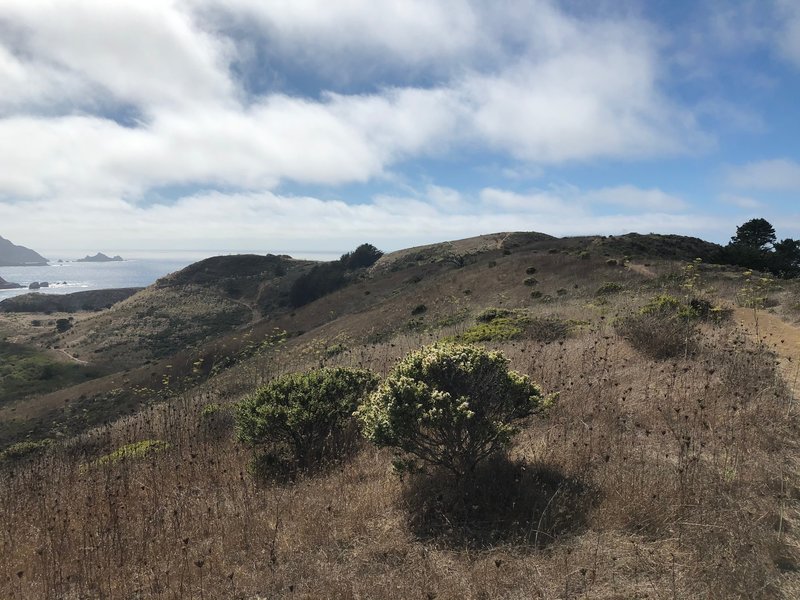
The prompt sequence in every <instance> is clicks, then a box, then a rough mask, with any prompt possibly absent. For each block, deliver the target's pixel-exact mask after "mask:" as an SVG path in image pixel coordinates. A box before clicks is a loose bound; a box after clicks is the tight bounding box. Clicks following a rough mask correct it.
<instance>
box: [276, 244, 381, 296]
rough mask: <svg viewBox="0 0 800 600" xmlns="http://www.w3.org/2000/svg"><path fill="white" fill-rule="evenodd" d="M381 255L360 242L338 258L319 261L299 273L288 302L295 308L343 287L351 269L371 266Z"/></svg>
mask: <svg viewBox="0 0 800 600" xmlns="http://www.w3.org/2000/svg"><path fill="white" fill-rule="evenodd" d="M381 256H383V252H381V251H380V250H378V249H377V248H376V247H375V246H373V245H372V244H361V245H360V246H359V247H358V248H356V249H355V250H353V251H352V252H347V253H346V254H343V255H342V256H341V258H339V260H334V261H331V262H327V263H321V264H318V265H316V266H314V267H313V268H312V269H311V270H310V271H309V272H308V273H305V274H304V275H301V276H300V277H298V278H297V281H295V282H294V284H293V285H292V288H291V289H290V290H289V302H290V304H291V305H292V306H294V307H295V308H297V307H300V306H303V305H305V304H308V303H309V302H313V301H314V300H316V299H317V298H322V297H323V296H326V295H327V294H330V293H331V292H335V291H336V290H338V289H340V288H343V287H344V286H346V285H347V284H348V283H349V282H350V281H351V280H352V273H353V271H357V270H358V269H365V268H367V267H371V266H372V265H373V264H375V262H376V261H377V260H378V259H379V258H380V257H381Z"/></svg>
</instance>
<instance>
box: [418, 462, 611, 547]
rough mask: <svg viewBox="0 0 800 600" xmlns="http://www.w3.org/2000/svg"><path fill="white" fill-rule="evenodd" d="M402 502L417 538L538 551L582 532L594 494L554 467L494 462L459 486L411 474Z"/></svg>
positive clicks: (439, 476) (447, 543)
mask: <svg viewBox="0 0 800 600" xmlns="http://www.w3.org/2000/svg"><path fill="white" fill-rule="evenodd" d="M402 501H403V503H404V505H405V508H406V510H407V511H408V514H409V526H410V528H411V531H412V532H413V533H414V534H415V535H416V536H417V537H418V538H420V539H424V540H432V541H437V542H440V543H442V544H444V545H445V546H448V547H451V548H457V549H465V548H470V549H480V548H490V547H492V546H495V545H498V544H515V545H523V546H531V547H540V548H541V547H544V546H547V545H548V544H550V543H551V542H553V541H554V540H556V539H557V538H559V537H561V536H564V535H569V534H572V533H575V532H578V531H580V530H582V529H583V528H584V527H585V525H586V518H587V515H588V513H589V511H590V510H591V508H592V507H593V506H594V504H595V503H596V501H597V494H596V493H595V492H593V491H592V490H591V489H590V488H589V487H588V486H586V485H585V484H583V483H582V482H580V481H579V480H577V479H575V478H570V477H566V476H565V475H564V474H562V473H561V472H559V471H558V470H557V469H554V468H552V467H547V466H542V465H531V464H526V463H524V462H520V461H511V460H509V459H507V458H496V459H494V460H492V461H489V462H486V463H485V464H483V465H481V466H479V467H478V470H477V471H476V472H475V474H474V477H473V478H472V480H471V481H470V482H469V483H467V484H462V485H460V486H458V487H457V486H456V485H455V484H454V481H453V479H452V478H451V477H448V476H446V475H443V474H440V473H436V474H434V475H415V476H414V477H413V478H412V479H411V480H410V481H409V483H408V485H407V486H405V489H404V493H403V499H402Z"/></svg>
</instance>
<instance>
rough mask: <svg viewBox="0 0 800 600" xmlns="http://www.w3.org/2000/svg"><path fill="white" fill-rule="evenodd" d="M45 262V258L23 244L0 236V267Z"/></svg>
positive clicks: (40, 264)
mask: <svg viewBox="0 0 800 600" xmlns="http://www.w3.org/2000/svg"><path fill="white" fill-rule="evenodd" d="M46 264H47V259H46V258H45V257H44V256H42V255H41V254H39V253H38V252H34V251H33V250H31V249H30V248H26V247H25V246H17V245H16V244H13V243H11V242H10V241H9V240H7V239H5V238H3V237H0V267H28V266H42V265H46Z"/></svg>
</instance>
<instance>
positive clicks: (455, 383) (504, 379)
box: [356, 343, 550, 480]
mask: <svg viewBox="0 0 800 600" xmlns="http://www.w3.org/2000/svg"><path fill="white" fill-rule="evenodd" d="M549 401H550V398H548V397H545V396H543V395H542V391H541V389H540V388H539V387H538V386H537V385H535V384H533V383H532V382H531V381H530V380H529V379H528V377H527V376H523V375H520V374H519V373H516V372H514V371H509V370H508V359H506V358H505V357H504V356H503V355H502V354H501V353H500V352H490V351H487V350H485V349H484V348H481V347H478V346H467V345H458V344H449V343H445V344H436V345H433V346H428V347H425V348H422V349H420V350H417V351H416V352H412V353H411V354H409V355H408V356H407V357H406V358H404V359H403V360H402V361H401V362H400V363H399V364H398V365H397V366H396V367H395V368H394V369H393V370H392V372H391V373H390V374H389V376H388V377H387V378H386V380H385V381H384V382H383V384H382V385H381V386H380V387H379V388H378V389H377V390H376V391H375V392H374V393H373V394H372V395H371V396H370V397H369V399H368V400H367V401H366V402H365V403H364V404H362V405H361V407H360V408H359V409H358V411H357V413H356V417H357V418H358V420H359V421H360V422H361V425H362V429H363V432H364V434H365V436H366V437H367V438H368V439H369V440H371V441H372V442H374V443H375V444H377V445H378V446H389V447H394V448H396V449H397V450H398V451H400V452H401V453H405V455H406V457H404V458H406V460H401V461H399V462H398V463H396V464H397V465H398V466H401V467H402V466H404V465H407V464H409V463H410V462H411V461H409V460H407V458H408V457H411V460H412V461H413V459H414V458H416V459H421V460H423V461H425V462H427V463H429V464H431V465H436V466H439V467H442V468H444V469H446V470H447V471H449V472H451V473H452V474H453V475H455V477H456V479H457V480H461V479H462V478H463V477H464V476H469V475H470V474H471V473H472V472H473V471H474V470H475V467H476V465H477V464H478V463H479V462H480V461H482V460H484V459H485V458H487V457H489V456H491V455H492V454H495V453H498V452H500V451H502V450H504V449H505V448H507V447H508V445H509V443H510V441H511V439H512V437H513V435H514V434H515V433H516V431H517V429H516V428H515V426H514V425H513V422H514V421H515V420H517V419H520V418H522V417H525V416H528V415H530V414H531V413H533V412H534V411H536V410H537V409H540V408H543V407H544V406H545V405H546V404H548V403H549Z"/></svg>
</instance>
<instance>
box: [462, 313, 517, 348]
mask: <svg viewBox="0 0 800 600" xmlns="http://www.w3.org/2000/svg"><path fill="white" fill-rule="evenodd" d="M522 325H523V324H522V323H521V322H520V320H519V319H517V318H513V317H498V318H495V319H493V320H492V321H490V322H489V323H478V324H477V325H475V326H474V327H471V328H470V329H468V330H467V331H465V332H464V333H462V334H461V335H460V336H458V340H459V341H461V342H466V343H468V344H474V343H477V342H500V341H505V340H512V339H514V338H516V337H519V336H520V335H522V333H523V331H524V330H523V327H522Z"/></svg>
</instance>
